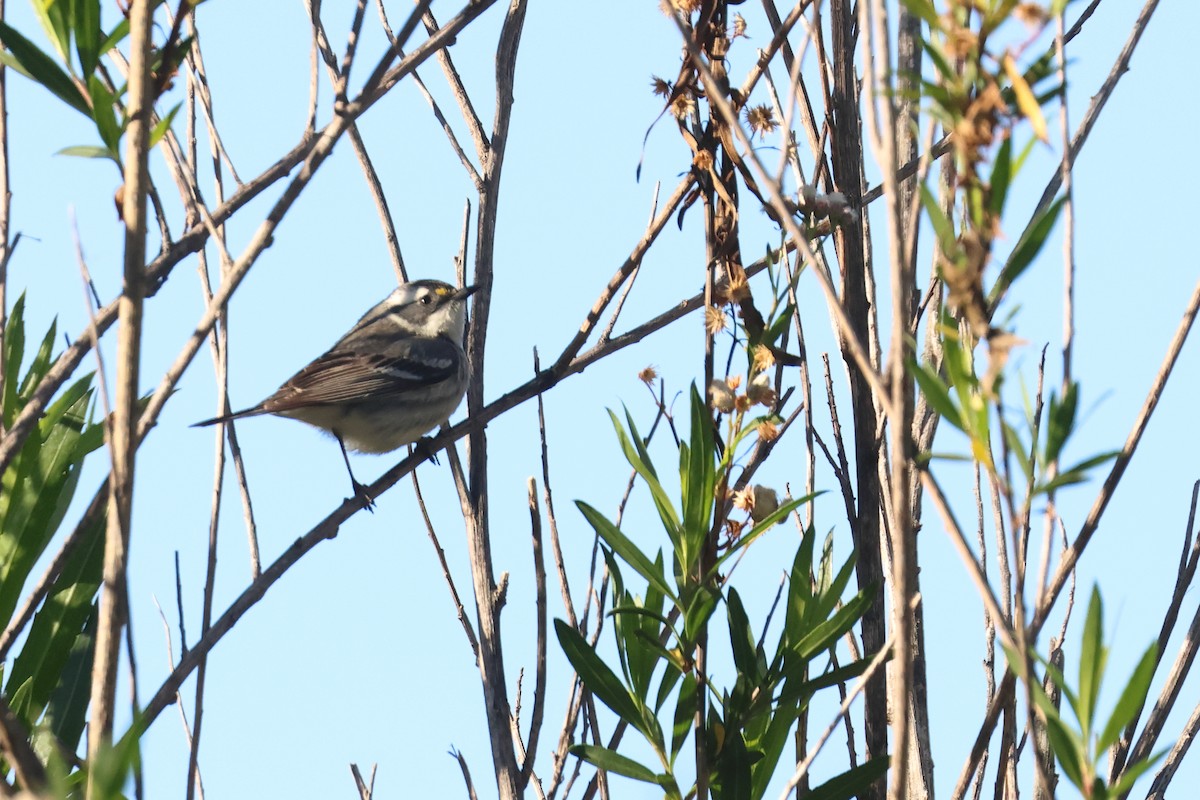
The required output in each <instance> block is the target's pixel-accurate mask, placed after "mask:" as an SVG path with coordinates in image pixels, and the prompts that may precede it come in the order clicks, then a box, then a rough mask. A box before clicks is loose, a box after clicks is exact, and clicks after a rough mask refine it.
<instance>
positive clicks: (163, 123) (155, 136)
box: [149, 103, 183, 147]
mask: <svg viewBox="0 0 1200 800" xmlns="http://www.w3.org/2000/svg"><path fill="white" fill-rule="evenodd" d="M182 107H183V103H176V104H175V107H174V108H172V109H171V110H170V111H168V112H167V115H166V116H165V117H163V118H162V119H160V120H159V121H158V122H157V123H155V125H154V129H153V130H152V131H150V144H149V146H150V147H154V146H155V145H157V144H158V143H159V142H161V141H162V138H163V137H164V136H166V135H167V131H169V130H171V123H172V122H174V121H175V115H176V114H178V113H179V109H180V108H182Z"/></svg>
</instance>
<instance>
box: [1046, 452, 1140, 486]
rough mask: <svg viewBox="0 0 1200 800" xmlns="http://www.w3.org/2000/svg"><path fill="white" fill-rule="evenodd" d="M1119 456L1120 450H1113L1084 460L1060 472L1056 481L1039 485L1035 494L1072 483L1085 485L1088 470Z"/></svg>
mask: <svg viewBox="0 0 1200 800" xmlns="http://www.w3.org/2000/svg"><path fill="white" fill-rule="evenodd" d="M1119 455H1121V451H1120V450H1111V451H1109V452H1107V453H1100V454H1099V455H1095V456H1092V457H1091V458H1087V459H1084V460H1083V461H1080V462H1079V463H1078V464H1076V465H1075V466H1073V467H1071V468H1069V469H1065V470H1063V471H1062V472H1060V473H1059V474H1058V475H1057V476H1056V477H1055V478H1054V480H1051V481H1047V482H1046V483H1044V484H1042V485H1039V486H1038V487H1037V489H1036V490H1035V492H1036V493H1037V494H1042V493H1045V492H1050V491H1053V490H1054V489H1057V488H1059V487H1060V486H1067V485H1069V484H1072V483H1083V482H1084V481H1085V480H1087V477H1088V476H1087V472H1088V470H1090V469H1091V468H1092V467H1095V466H1099V465H1100V464H1103V463H1104V462H1105V461H1111V460H1112V459H1114V458H1116V457H1117V456H1119Z"/></svg>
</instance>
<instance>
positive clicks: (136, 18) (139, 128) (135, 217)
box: [87, 0, 178, 800]
mask: <svg viewBox="0 0 1200 800" xmlns="http://www.w3.org/2000/svg"><path fill="white" fill-rule="evenodd" d="M129 19H130V51H131V56H130V70H129V87H128V95H127V96H128V100H127V102H128V115H129V125H128V128H127V130H126V151H125V176H124V185H123V191H122V195H123V203H122V214H121V216H122V219H123V221H124V223H125V288H124V291H123V292H122V294H121V298H120V300H119V308H120V320H121V325H120V329H119V332H118V339H117V362H118V363H117V375H116V382H117V387H116V403H115V407H114V409H113V421H112V426H111V427H110V428H109V433H110V438H109V441H108V444H109V450H110V452H111V454H112V480H111V481H110V483H109V488H110V491H111V495H110V498H111V499H110V501H109V509H108V525H107V531H106V535H105V546H104V582H103V586H102V588H101V594H100V611H99V623H98V625H97V629H96V650H95V658H94V661H93V665H92V689H91V700H92V707H91V717H90V723H89V726H88V759H89V760H90V761H93V762H94V760H95V759H96V757H97V756H98V755H99V753H100V751H101V749H102V747H103V746H104V745H105V744H106V743H107V742H109V741H111V739H112V734H113V718H114V716H115V709H114V703H115V696H116V679H117V667H118V658H119V647H120V641H121V631H122V626H123V625H124V624H125V622H126V617H127V611H128V609H127V608H125V603H124V596H125V569H126V566H127V563H128V548H129V539H130V527H131V522H132V506H133V468H134V454H135V452H136V449H137V442H138V435H137V418H138V371H139V365H140V361H141V353H140V350H141V336H142V295H143V291H142V281H143V265H144V264H145V262H146V193H147V186H148V184H149V169H148V161H147V153H148V150H149V142H150V115H151V114H152V112H153V106H154V96H153V95H152V93H151V91H152V87H151V77H150V48H151V36H150V34H151V26H152V23H153V9H152V7H151V2H150V0H134V2H133V5H132V7H131V9H130V17H129ZM177 21H178V20H177ZM94 774H95V773H94V772H89V775H88V791H87V796H88V798H89V800H90V799H91V798H93V797H95V796H96V792H97V788H96V784H95V782H94V780H93V776H94Z"/></svg>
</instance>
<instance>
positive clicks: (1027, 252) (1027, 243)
mask: <svg viewBox="0 0 1200 800" xmlns="http://www.w3.org/2000/svg"><path fill="white" fill-rule="evenodd" d="M1066 199H1067V198H1066V196H1065V195H1064V196H1063V197H1060V198H1058V199H1057V200H1055V201H1054V202H1053V203H1051V204H1050V205H1049V206H1047V207H1046V209H1045V210H1044V211H1042V212H1041V213H1040V214H1037V215H1035V216H1034V218H1033V219H1031V220H1029V224H1028V225H1026V226H1025V230H1024V232H1022V234H1021V238H1020V239H1018V240H1017V245H1016V247H1014V248H1013V251H1012V254H1011V255H1009V257H1008V262H1007V263H1006V264H1005V265H1004V268H1003V269H1001V270H1000V275H999V277H997V278H996V283H995V284H993V286H992V288H991V291H989V292H988V305H989V306H990V307H991V308H992V309H995V307H996V306H997V305H999V303H1000V298H1001V297H1003V296H1004V293H1005V291H1007V290H1008V287H1009V286H1011V285H1012V284H1013V282H1014V281H1015V280H1016V279H1017V278H1019V277H1021V274H1022V273H1024V272H1025V270H1026V269H1028V267H1029V265H1030V264H1032V263H1033V259H1034V258H1036V257H1037V254H1038V253H1040V252H1041V251H1042V246H1043V245H1044V244H1045V243H1046V237H1048V236H1049V235H1050V232H1051V231H1052V230H1054V224H1055V223H1056V222H1058V212H1060V211H1062V207H1063V203H1064V202H1066Z"/></svg>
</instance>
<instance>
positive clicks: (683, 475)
mask: <svg viewBox="0 0 1200 800" xmlns="http://www.w3.org/2000/svg"><path fill="white" fill-rule="evenodd" d="M691 405H692V422H691V429H692V430H691V440H690V442H689V444H688V447H686V448H680V453H679V459H680V463H679V473H680V475H679V477H680V486H681V488H682V498H681V499H682V505H683V532H682V534H683V535H682V541H683V544H684V547H683V548H682V552H680V553H679V556H680V559H679V560H680V563H681V565H682V572H683V574H684V575H690V574H692V572H693V568H694V567H695V562H696V560H697V559H699V558H700V553H701V552H702V551H703V549H704V541H705V539H707V537H708V530H709V527H710V520H711V518H712V507H713V502H714V495H713V492H714V491H715V487H716V484H717V471H716V453H717V447H716V444H715V443H714V441H713V419H712V414H711V413H710V412H709V410H708V406H706V405H705V404H704V399H703V398H701V397H700V392H699V391H697V390H696V385H695V384H694V383H693V384H692V391H691Z"/></svg>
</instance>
